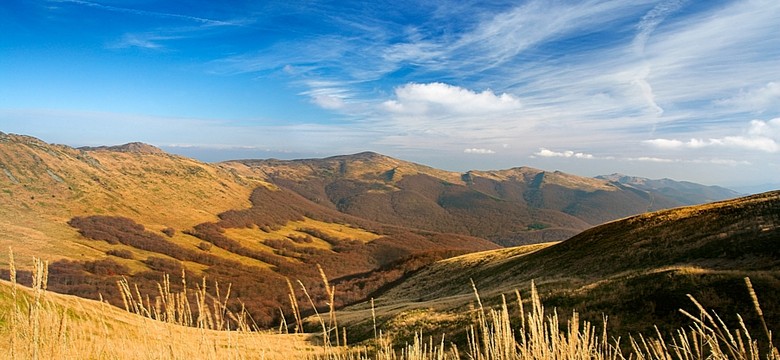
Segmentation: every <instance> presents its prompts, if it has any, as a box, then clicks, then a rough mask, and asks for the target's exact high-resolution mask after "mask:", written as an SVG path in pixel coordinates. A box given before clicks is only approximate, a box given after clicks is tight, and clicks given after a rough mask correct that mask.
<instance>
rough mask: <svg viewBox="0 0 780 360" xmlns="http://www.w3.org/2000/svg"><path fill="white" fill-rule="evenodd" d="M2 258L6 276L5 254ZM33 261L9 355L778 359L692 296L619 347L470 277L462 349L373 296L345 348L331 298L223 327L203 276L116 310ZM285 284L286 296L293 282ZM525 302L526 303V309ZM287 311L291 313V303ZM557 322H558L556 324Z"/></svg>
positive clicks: (10, 302) (15, 306)
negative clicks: (681, 317) (265, 328)
mask: <svg viewBox="0 0 780 360" xmlns="http://www.w3.org/2000/svg"><path fill="white" fill-rule="evenodd" d="M9 258H10V260H11V261H10V264H11V267H10V273H11V279H12V280H13V279H15V275H16V274H15V268H14V262H13V254H11V255H10V256H9ZM32 269H33V274H34V279H33V287H32V288H31V289H30V288H24V287H21V286H19V285H17V284H16V283H15V281H12V282H10V283H9V282H6V281H2V282H1V283H0V310H2V313H0V334H2V335H3V336H4V337H5V338H6V339H7V341H4V342H0V351H2V352H3V353H4V354H6V357H7V358H9V359H36V360H37V359H188V360H191V359H323V360H324V359H329V360H358V359H361V360H362V359H377V360H429V359H430V360H434V359H435V360H450V359H452V360H455V359H476V360H514V359H597V360H600V359H610V360H618V359H620V360H622V359H648V360H656V359H658V360H661V359H663V360H667V359H680V360H689V359H745V360H748V359H749V360H759V359H766V360H778V359H780V353H778V350H777V348H776V347H774V345H773V344H772V343H771V334H770V332H769V330H768V327H767V326H766V323H764V324H763V325H764V328H763V329H762V330H763V331H764V334H763V336H766V338H767V339H770V340H769V342H768V343H766V342H765V343H760V342H759V341H758V340H756V339H754V338H752V337H751V336H750V332H749V331H748V329H747V328H745V325H744V322H742V321H741V317H740V318H739V319H740V323H739V325H738V330H730V329H729V328H728V327H727V326H726V324H725V323H723V321H721V320H720V318H719V317H718V316H717V315H716V314H714V313H713V314H711V313H708V312H707V311H705V310H704V309H703V308H702V307H701V305H700V304H699V303H698V302H697V301H696V300H695V299H693V298H691V300H692V302H693V304H694V305H695V307H696V310H697V312H695V313H697V314H698V315H693V314H691V313H689V312H686V311H682V310H681V312H682V313H683V314H685V315H686V316H688V317H689V318H690V319H691V321H692V325H691V326H690V327H689V328H688V329H681V330H679V331H678V332H677V333H675V334H671V335H664V334H661V333H657V334H655V335H654V336H653V337H644V336H641V335H640V336H637V337H631V338H629V340H628V342H629V343H630V351H629V352H628V353H626V354H624V353H623V352H622V351H621V346H620V345H621V344H620V339H611V338H610V337H609V335H608V334H607V332H606V330H605V327H604V328H602V329H601V331H599V330H598V329H597V328H596V326H594V325H592V324H590V323H588V322H580V320H579V317H578V314H577V313H576V312H575V313H573V314H572V315H571V317H570V318H568V319H561V318H559V315H558V313H557V311H553V312H552V313H550V312H547V311H545V309H544V306H543V305H542V303H541V299H540V297H539V294H538V292H537V290H536V287H535V286H534V284H533V283H532V284H531V289H530V298H529V300H528V301H524V300H523V298H522V296H521V294H520V292H519V291H515V296H516V301H517V308H518V311H517V313H516V314H515V315H513V314H511V313H510V310H509V308H510V307H509V306H508V304H507V300H506V297H503V296H502V302H501V304H500V305H499V306H498V307H497V308H488V307H485V306H484V305H483V303H482V301H481V297H480V295H479V293H478V292H477V289H476V286H474V284H473V283H472V285H471V286H472V289H473V296H474V299H475V300H476V303H477V306H476V307H475V308H474V309H473V310H472V311H471V314H470V315H471V317H472V319H473V322H472V323H471V325H469V326H468V329H467V346H466V347H465V348H463V349H459V348H458V347H457V346H454V345H451V344H449V343H448V341H447V339H446V337H441V338H436V339H434V338H432V337H428V338H426V337H425V336H424V334H423V333H422V332H417V333H415V336H414V338H413V340H412V341H410V342H406V343H404V344H400V343H398V342H396V341H394V339H393V338H392V337H391V336H388V335H386V334H384V333H383V332H382V330H381V329H377V326H376V315H375V314H374V311H373V310H374V309H373V302H372V309H371V310H372V314H371V316H372V317H373V318H374V320H373V323H374V334H375V336H374V338H373V339H372V340H370V341H368V342H366V343H364V344H361V345H360V346H352V347H346V343H347V334H346V331H344V330H342V331H339V329H340V328H339V325H338V322H337V320H336V318H335V312H334V309H333V307H332V306H331V307H330V308H329V309H328V314H320V313H317V314H316V315H315V317H316V321H317V322H319V324H320V326H321V330H322V331H321V332H320V333H319V335H294V334H293V335H291V334H269V333H262V332H258V331H248V330H249V326H248V323H246V322H242V321H238V322H236V324H238V326H237V328H234V329H231V328H230V326H229V325H228V322H227V321H226V320H227V318H228V317H232V318H233V319H241V316H240V314H238V315H236V314H229V312H228V311H227V310H226V309H225V308H224V304H225V300H226V299H227V298H228V297H229V290H228V291H223V292H219V291H216V289H215V292H214V296H210V297H209V296H207V291H206V288H205V282H204V284H203V285H202V286H198V289H197V290H196V291H197V294H196V297H195V298H196V299H197V300H196V303H197V304H196V306H197V308H198V314H199V315H198V316H197V318H196V317H194V316H193V315H192V314H193V312H192V305H191V304H189V303H188V297H187V295H186V290H184V291H185V292H184V293H172V292H171V291H170V288H169V287H168V286H167V283H166V282H164V283H163V284H161V286H160V296H159V297H158V299H157V300H156V301H158V302H164V303H165V304H163V305H160V304H158V305H156V306H151V303H147V305H144V304H143V299H140V298H136V297H134V296H133V291H132V287H131V286H130V285H129V284H127V283H123V284H120V285H121V286H123V287H125V289H126V290H125V294H126V300H127V303H128V305H127V309H128V310H131V311H130V312H123V311H121V310H118V309H116V308H112V307H109V306H107V305H105V304H104V303H100V302H95V301H89V300H83V299H79V298H75V297H72V296H62V295H57V294H50V293H47V292H46V278H47V272H46V271H47V264H46V263H44V262H42V261H40V260H38V259H34V262H33V266H32ZM322 275H323V276H322V280H323V283H324V286H325V288H326V289H327V294H328V299H327V301H328V302H329V303H330V304H333V302H334V301H333V300H334V297H335V290H334V288H333V287H331V286H330V285H329V283H328V279H327V278H326V277H325V276H324V273H323V274H322ZM745 282H746V285H747V291H748V293H749V295H750V298H751V301H752V302H753V307H754V308H755V310H756V312H757V313H758V315H759V316H760V317H761V319H762V321H763V315H762V311H761V307H760V303H759V300H758V296H757V295H756V293H755V291H754V289H753V287H752V284H751V282H750V280H749V279H747V278H746V279H745ZM298 285H300V289H299V290H297V291H302V292H303V293H304V294H306V298H307V299H308V301H312V303H313V300H312V299H311V298H310V297H308V292H307V291H306V288H305V287H303V286H302V284H300V283H299V284H298ZM186 288H187V286H186V284H185V286H184V289H186ZM223 290H224V289H223ZM290 290H291V293H292V295H291V298H292V299H295V296H294V294H295V293H296V290H295V289H294V287H293V285H292V283H290ZM147 301H149V300H147ZM294 303H295V302H294V301H293V304H294ZM525 304H528V305H529V308H528V311H526V310H525V307H524V306H526V305H525ZM132 312H136V313H142V314H143V315H145V316H139V315H137V314H133V313H132ZM293 312H294V313H295V317H296V319H300V314H298V313H297V312H296V310H295V306H294V307H293ZM182 314H184V315H185V316H183V317H182V316H181V315H182ZM187 314H189V315H188V316H189V317H187ZM152 318H155V319H156V320H154V319H152ZM564 320H565V321H564ZM296 322H300V320H296ZM605 322H606V319H605ZM181 324H185V325H195V326H197V327H196V328H192V327H185V326H181ZM560 324H566V325H565V326H564V327H563V328H562V327H561V326H560ZM314 337H320V338H321V340H320V341H321V342H320V344H319V345H313V344H312V342H311V340H312V339H313V338H314ZM761 344H763V345H761Z"/></svg>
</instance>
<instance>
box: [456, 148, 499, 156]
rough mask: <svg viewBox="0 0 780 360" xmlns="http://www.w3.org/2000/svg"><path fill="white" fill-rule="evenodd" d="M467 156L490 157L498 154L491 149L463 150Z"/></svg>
mask: <svg viewBox="0 0 780 360" xmlns="http://www.w3.org/2000/svg"><path fill="white" fill-rule="evenodd" d="M463 152H464V153H466V154H481V155H489V154H495V153H496V152H495V151H493V150H490V149H481V148H471V149H465V150H463Z"/></svg>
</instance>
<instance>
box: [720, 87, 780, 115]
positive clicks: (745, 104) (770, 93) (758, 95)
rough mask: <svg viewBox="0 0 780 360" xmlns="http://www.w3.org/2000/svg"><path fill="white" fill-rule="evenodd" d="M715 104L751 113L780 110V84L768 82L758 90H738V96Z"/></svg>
mask: <svg viewBox="0 0 780 360" xmlns="http://www.w3.org/2000/svg"><path fill="white" fill-rule="evenodd" d="M715 104H716V105H719V106H723V107H732V108H734V109H736V110H744V111H753V112H764V111H766V110H772V109H780V84H778V83H776V82H773V81H770V82H768V83H767V84H766V85H764V86H762V87H760V88H755V89H751V90H748V91H745V90H740V92H739V94H738V95H735V96H732V97H729V98H725V99H720V100H716V101H715Z"/></svg>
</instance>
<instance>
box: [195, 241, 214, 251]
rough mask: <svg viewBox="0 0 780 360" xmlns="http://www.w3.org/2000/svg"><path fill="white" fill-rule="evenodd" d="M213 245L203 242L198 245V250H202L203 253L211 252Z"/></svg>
mask: <svg viewBox="0 0 780 360" xmlns="http://www.w3.org/2000/svg"><path fill="white" fill-rule="evenodd" d="M211 246H212V244H211V243H210V242H205V241H201V242H200V244H198V249H201V250H203V251H211Z"/></svg>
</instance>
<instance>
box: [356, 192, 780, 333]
mask: <svg viewBox="0 0 780 360" xmlns="http://www.w3.org/2000/svg"><path fill="white" fill-rule="evenodd" d="M779 249H780V192H770V193H765V194H761V195H755V196H751V197H746V198H741V199H736V200H731V201H725V202H719V203H712V204H707V205H701V206H694V207H684V208H677V209H672V210H664V211H659V212H655V213H650V214H644V215H640V216H636V217H631V218H627V219H623V220H619V221H615V222H611V223H607V224H604V225H601V226H598V227H595V228H592V229H589V230H587V231H585V232H583V233H581V234H579V235H577V236H575V237H573V238H571V239H569V240H567V241H564V242H560V243H553V244H540V245H537V246H533V247H520V248H511V249H502V250H495V251H489V252H483V253H474V254H469V255H464V256H461V257H456V258H452V259H448V260H442V261H440V262H437V263H435V264H433V265H431V266H429V267H426V268H424V269H422V270H421V271H419V272H417V273H416V274H414V275H413V276H411V277H409V278H408V279H406V280H405V281H403V282H401V283H400V284H398V285H397V286H395V287H393V288H391V289H389V290H388V291H387V292H385V293H384V294H382V295H381V296H380V297H378V298H377V299H376V302H375V303H376V305H377V310H376V311H377V312H378V313H380V314H382V317H383V318H384V319H385V321H388V322H390V323H392V322H398V321H400V320H398V319H404V318H408V317H410V316H413V315H412V314H418V315H417V318H418V319H422V320H421V321H423V322H426V321H427V322H429V324H428V325H427V326H429V327H433V328H436V327H437V325H436V324H435V321H433V320H430V319H435V318H437V316H439V317H441V318H449V320H448V322H449V323H452V324H458V323H459V322H462V319H461V320H458V319H459V317H458V316H457V314H459V313H461V312H463V309H464V308H468V306H469V304H472V306H473V289H472V288H471V285H470V280H473V281H474V283H475V284H476V286H477V288H478V289H479V290H480V292H481V293H482V294H483V297H484V298H486V299H487V300H485V301H486V302H487V303H495V301H498V300H497V299H498V298H497V296H498V295H499V294H502V293H511V292H512V291H514V290H515V289H524V288H527V286H528V284H529V283H530V282H531V281H535V282H536V284H537V285H539V287H540V291H541V293H542V298H543V299H544V300H545V303H546V304H547V305H548V306H555V307H558V308H559V310H560V311H562V312H563V313H566V312H568V311H571V310H572V309H577V310H579V311H581V315H582V318H583V319H586V320H590V321H593V322H594V323H600V322H601V320H602V318H601V317H602V314H607V315H609V328H610V330H611V332H612V333H613V334H625V333H626V332H633V333H637V332H643V333H651V332H654V329H653V325H658V326H659V328H661V329H662V330H663V331H667V330H670V329H674V328H677V327H679V326H682V325H683V324H684V323H685V321H687V319H686V318H685V317H684V316H683V315H681V314H680V313H679V312H678V311H677V309H679V308H690V301H689V299H688V298H687V296H686V294H692V295H693V296H695V297H696V298H697V299H699V301H700V302H701V303H702V304H703V305H704V306H705V307H706V308H714V309H716V311H717V312H718V313H719V314H725V315H723V316H724V319H728V320H730V321H732V320H733V321H736V318H734V315H733V314H736V313H739V314H741V315H742V316H743V317H744V319H745V321H746V323H748V324H749V325H751V326H758V325H759V324H758V320H757V318H756V316H755V312H754V311H753V310H752V308H751V301H750V298H749V297H748V295H747V291H746V289H745V286H744V282H743V278H744V277H746V276H749V277H750V278H751V279H752V280H753V283H754V285H755V288H756V291H758V292H759V293H760V294H762V297H763V302H762V306H764V314H765V316H766V318H767V322H768V323H769V324H770V325H771V326H770V327H774V328H777V325H778V324H780V307H778V304H780V297H778V296H779V295H780V250H779ZM367 307H368V305H367V304H362V305H357V306H354V307H350V308H348V309H347V310H345V311H344V314H343V315H342V318H346V319H355V320H358V319H360V318H361V317H362V316H364V312H365V311H366V309H367Z"/></svg>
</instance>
